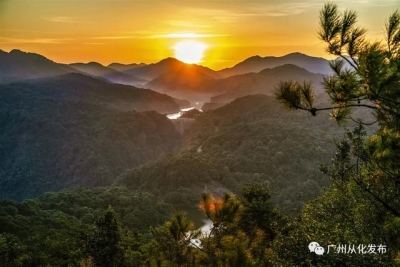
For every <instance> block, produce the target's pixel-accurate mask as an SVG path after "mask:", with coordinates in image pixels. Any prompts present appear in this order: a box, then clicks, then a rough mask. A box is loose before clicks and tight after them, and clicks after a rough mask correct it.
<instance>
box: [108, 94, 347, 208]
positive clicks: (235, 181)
mask: <svg viewBox="0 0 400 267" xmlns="http://www.w3.org/2000/svg"><path fill="white" fill-rule="evenodd" d="M310 129H312V130H310ZM341 132H342V129H340V128H338V127H337V126H336V125H335V124H334V123H332V122H329V121H326V120H325V119H324V118H323V117H317V118H315V119H314V120H311V119H310V118H308V116H306V114H287V113H286V112H285V111H284V109H283V108H281V107H280V105H279V103H277V102H276V101H274V100H273V99H272V98H271V97H268V96H263V95H254V96H247V97H243V98H239V99H237V100H235V101H233V102H232V103H230V104H228V105H226V106H224V107H222V108H220V109H216V110H213V111H209V112H204V113H203V114H202V115H201V116H199V117H198V118H197V119H196V120H195V122H194V123H193V124H192V126H191V127H190V128H189V129H188V130H187V131H186V132H185V133H184V139H185V142H184V147H185V148H184V150H183V151H182V152H181V153H179V154H177V155H169V156H167V157H164V158H162V159H160V160H157V161H154V162H151V163H149V164H146V165H143V166H140V167H136V168H133V169H132V170H130V171H127V172H125V173H124V174H122V175H121V176H120V177H119V178H118V179H117V180H116V183H115V184H117V185H118V184H121V185H125V186H127V187H128V188H132V189H138V190H144V191H150V192H152V193H153V194H155V195H157V196H160V197H161V198H162V199H163V200H164V201H166V202H169V203H172V204H174V205H179V206H185V205H186V206H192V207H193V206H194V205H195V204H196V203H197V197H196V196H197V195H199V194H200V193H201V192H202V191H203V190H204V188H207V189H208V190H210V191H211V192H212V193H213V194H215V195H222V194H223V193H224V191H228V190H229V191H231V192H235V193H239V192H240V188H241V186H242V185H243V184H246V183H248V182H251V183H257V182H260V183H261V182H265V183H267V184H270V185H271V188H272V191H273V199H274V202H275V203H277V204H278V206H279V207H281V208H282V209H283V211H285V212H289V213H298V212H299V210H300V207H301V206H302V205H303V204H304V203H306V202H307V201H308V200H310V199H311V198H313V197H315V196H317V195H318V194H319V192H320V190H321V188H322V187H324V186H327V185H328V183H329V182H328V179H326V178H324V176H323V174H321V173H320V172H319V171H318V166H319V165H320V164H327V163H328V162H329V158H330V155H331V152H333V151H334V147H333V136H335V135H339V134H340V133H341ZM330 144H332V146H330Z"/></svg>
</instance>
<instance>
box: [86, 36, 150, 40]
mask: <svg viewBox="0 0 400 267" xmlns="http://www.w3.org/2000/svg"><path fill="white" fill-rule="evenodd" d="M139 38H143V36H140V35H111V36H97V37H92V38H90V39H94V40H96V39H98V40H130V39H139Z"/></svg>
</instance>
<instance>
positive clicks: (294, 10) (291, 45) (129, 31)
mask: <svg viewBox="0 0 400 267" xmlns="http://www.w3.org/2000/svg"><path fill="white" fill-rule="evenodd" d="M334 2H336V3H338V5H339V7H340V8H343V9H346V8H348V9H354V10H357V11H358V14H359V23H360V25H363V26H364V27H365V28H367V29H368V36H369V37H371V38H372V39H373V40H376V39H382V38H383V32H384V22H385V20H386V18H387V17H388V16H389V14H391V13H392V12H393V11H395V9H396V8H399V7H400V0H353V1H345V0H342V1H334ZM322 5H323V2H322V1H319V0H304V1H303V0H300V1H295V0H281V1H277V0H272V1H270V0H263V1H246V0H236V1H228V0H213V1H201V0H186V1H177V0H176V1H161V0H131V1H128V0H125V1H121V0H36V1H32V0H0V49H2V50H5V51H10V50H12V49H14V48H17V49H21V50H23V51H29V52H35V53H39V54H42V55H44V56H46V57H48V58H50V59H52V60H54V61H57V62H63V63H72V62H88V61H97V62H100V63H102V64H109V63H112V62H121V63H140V62H144V63H154V62H157V61H159V60H161V59H163V58H166V57H174V55H175V51H174V47H176V45H177V44H178V43H180V42H182V41H197V42H199V43H201V44H203V45H204V49H205V51H204V57H203V59H202V62H201V63H200V64H202V65H205V66H208V67H211V68H213V69H221V68H224V67H230V66H232V65H234V64H235V63H238V62H240V61H242V60H244V59H245V58H247V57H250V56H253V55H260V56H270V55H271V56H282V55H285V54H288V53H291V52H302V53H306V54H308V55H312V56H321V57H326V56H327V55H326V54H325V52H324V46H323V44H322V42H321V41H319V40H318V38H317V34H316V32H317V27H318V12H319V10H320V9H321V7H322Z"/></svg>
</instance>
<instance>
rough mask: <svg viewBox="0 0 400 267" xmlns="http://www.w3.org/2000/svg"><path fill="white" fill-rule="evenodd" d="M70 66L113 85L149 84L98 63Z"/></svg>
mask: <svg viewBox="0 0 400 267" xmlns="http://www.w3.org/2000/svg"><path fill="white" fill-rule="evenodd" d="M69 66H71V67H73V68H74V69H77V70H79V71H81V72H84V73H87V74H90V75H93V76H97V77H102V78H105V79H107V80H108V81H110V82H113V83H120V84H128V85H133V86H141V85H143V84H144V83H146V82H147V80H144V79H139V78H137V77H135V76H134V75H131V74H126V73H122V72H119V71H117V70H115V69H112V68H109V67H105V66H103V65H101V64H100V63H97V62H89V63H86V64H85V63H73V64H69Z"/></svg>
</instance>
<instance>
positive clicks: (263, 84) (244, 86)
mask: <svg viewBox="0 0 400 267" xmlns="http://www.w3.org/2000/svg"><path fill="white" fill-rule="evenodd" d="M322 79H323V75H321V74H315V73H311V72H309V71H307V70H306V69H303V68H300V67H298V66H295V65H292V64H287V65H283V66H279V67H276V68H272V69H264V70H262V71H260V72H258V73H247V74H241V75H234V76H231V77H228V78H224V79H219V80H213V81H204V82H203V83H202V84H201V85H200V87H201V88H202V90H203V91H204V90H206V91H207V92H213V93H214V96H213V97H211V102H212V103H220V104H223V103H228V102H230V101H232V100H234V99H235V98H238V97H242V96H245V95H251V94H265V95H272V94H273V92H274V88H275V86H277V85H278V84H279V82H280V81H287V80H292V81H298V82H303V81H312V82H313V84H314V86H315V89H316V90H317V92H321V91H322V89H321V86H320V83H321V82H322ZM214 106H215V105H214ZM216 106H217V107H218V106H220V105H216ZM210 107H211V105H207V109H209V108H210Z"/></svg>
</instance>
